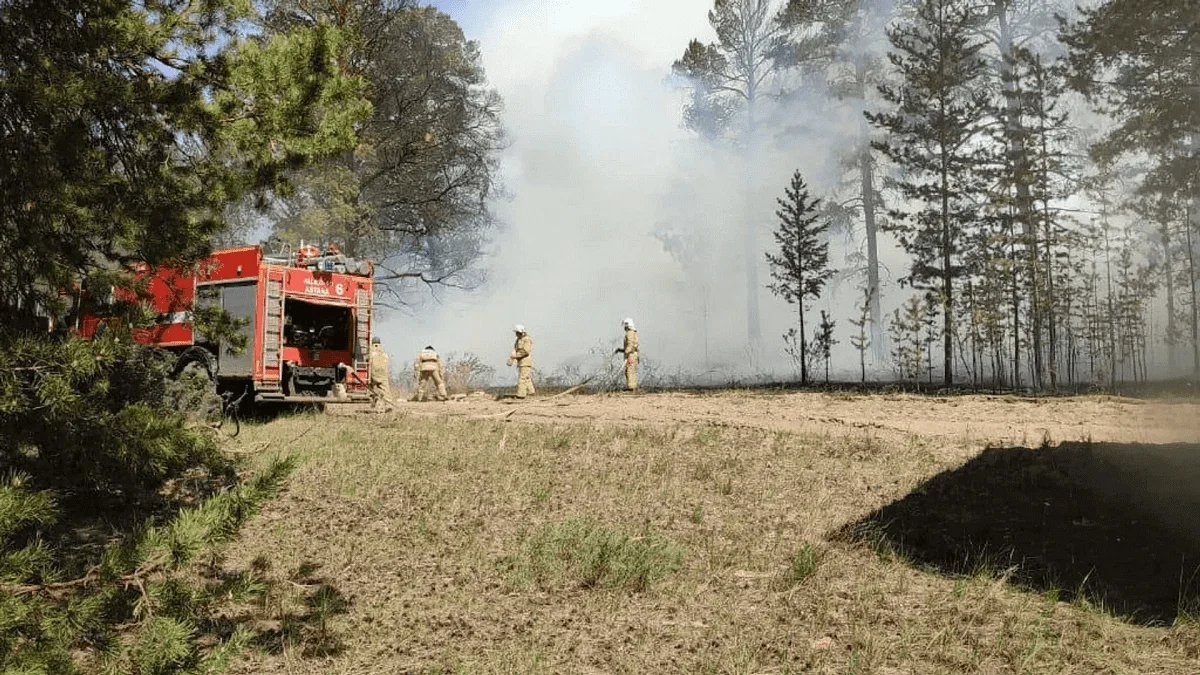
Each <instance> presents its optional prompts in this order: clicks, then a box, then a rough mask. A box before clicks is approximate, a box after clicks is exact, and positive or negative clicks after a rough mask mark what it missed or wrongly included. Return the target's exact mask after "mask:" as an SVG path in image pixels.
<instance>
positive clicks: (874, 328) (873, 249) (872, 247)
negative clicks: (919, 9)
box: [854, 57, 884, 358]
mask: <svg viewBox="0 0 1200 675" xmlns="http://www.w3.org/2000/svg"><path fill="white" fill-rule="evenodd" d="M854 86H855V89H856V93H857V94H858V96H859V98H860V99H862V100H863V101H865V100H866V91H867V67H866V63H865V61H864V59H863V58H861V57H860V58H858V59H856V60H855V62H854ZM859 126H860V129H861V130H862V139H861V141H862V152H861V154H860V155H859V157H858V173H859V181H860V191H861V192H862V200H863V227H864V229H865V231H866V236H867V288H868V289H869V290H870V297H869V299H868V304H869V305H870V309H871V344H872V345H873V346H874V350H873V352H874V354H875V356H876V358H880V357H882V356H883V349H884V344H883V314H882V310H881V300H880V289H879V235H878V223H877V222H876V219H875V167H874V165H873V162H872V161H871V142H870V127H869V125H868V124H867V122H866V118H864V117H862V116H861V115H860V116H859Z"/></svg>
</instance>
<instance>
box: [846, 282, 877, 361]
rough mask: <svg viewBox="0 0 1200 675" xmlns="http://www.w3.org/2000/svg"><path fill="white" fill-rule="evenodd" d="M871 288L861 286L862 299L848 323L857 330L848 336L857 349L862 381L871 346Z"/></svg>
mask: <svg viewBox="0 0 1200 675" xmlns="http://www.w3.org/2000/svg"><path fill="white" fill-rule="evenodd" d="M871 296H872V293H871V289H870V287H866V288H863V299H862V303H860V304H859V305H858V306H857V307H856V309H858V317H857V318H853V319H850V325H851V326H854V327H855V328H857V329H858V332H857V333H855V334H854V335H852V336H850V344H851V345H852V346H853V347H854V348H855V349H857V350H858V367H859V369H860V370H861V371H862V382H863V384H866V383H867V350H868V349H870V348H871V330H870V329H869V328H868V327H869V326H870V325H871Z"/></svg>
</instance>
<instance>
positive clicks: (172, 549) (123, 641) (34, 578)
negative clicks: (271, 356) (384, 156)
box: [0, 0, 370, 674]
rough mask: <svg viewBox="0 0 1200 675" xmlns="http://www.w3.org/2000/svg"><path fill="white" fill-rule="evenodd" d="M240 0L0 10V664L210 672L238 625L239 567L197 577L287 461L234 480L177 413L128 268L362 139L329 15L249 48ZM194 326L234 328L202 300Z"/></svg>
mask: <svg viewBox="0 0 1200 675" xmlns="http://www.w3.org/2000/svg"><path fill="white" fill-rule="evenodd" d="M254 11H255V4H254V3H251V2H249V1H247V0H206V1H205V2H199V3H179V2H164V1H162V0H147V1H145V2H134V1H132V0H99V1H95V0H62V1H60V2H42V1H41V0H13V1H11V2H4V3H0V34H2V35H4V39H3V40H0V73H3V77H2V78H0V110H3V111H4V112H3V116H4V119H3V129H4V131H3V133H0V155H3V156H4V157H7V158H16V157H19V158H21V161H19V162H16V161H6V162H3V163H0V289H3V291H2V292H0V475H2V476H3V479H2V481H0V544H2V546H3V548H2V549H0V584H2V585H3V589H2V590H3V592H0V667H2V668H3V669H4V671H5V672H30V673H34V672H36V673H54V674H67V673H76V672H106V673H136V674H143V673H164V674H165V673H200V672H215V671H216V670H218V669H219V668H220V667H221V666H222V664H224V663H226V662H227V661H228V659H229V658H230V656H231V655H232V654H234V653H235V652H236V651H237V650H238V649H240V648H241V647H244V646H245V645H246V644H248V642H249V640H250V638H251V637H252V636H251V634H250V633H249V632H248V631H247V630H245V629H243V628H238V627H237V625H236V621H235V620H233V619H231V618H229V616H228V615H227V613H226V612H225V609H224V608H225V606H226V605H227V604H228V603H230V602H237V601H238V600H239V599H244V598H246V597H249V596H253V595H255V594H257V593H261V592H262V590H263V589H264V588H265V586H264V583H263V582H262V581H261V580H260V579H257V578H255V577H254V575H253V574H251V573H246V574H230V573H226V572H220V571H218V570H216V569H215V566H214V567H211V568H207V569H199V566H198V565H197V564H196V560H197V558H198V556H201V555H203V554H205V553H208V552H215V550H216V547H219V546H220V545H221V544H222V543H225V542H227V541H229V540H230V539H231V538H232V537H233V536H234V535H235V533H236V532H237V530H238V528H239V527H240V526H241V525H242V524H244V523H245V521H246V519H247V518H249V517H251V516H252V515H253V514H254V513H255V512H256V510H257V509H258V508H259V506H260V505H261V504H262V503H263V502H264V501H265V500H266V499H268V498H269V497H270V496H271V495H272V494H274V493H275V492H276V491H277V490H278V489H279V487H280V485H281V482H282V481H283V479H284V477H285V476H286V475H287V473H288V472H289V471H290V470H291V468H292V465H293V463H292V461H291V460H280V461H278V462H276V463H274V464H273V465H272V466H270V467H269V468H268V469H267V470H265V471H264V472H263V473H262V474H261V475H259V476H258V477H257V478H255V479H253V480H250V481H248V482H242V481H239V480H238V476H237V475H236V468H237V467H236V466H235V464H234V463H233V462H232V461H230V460H229V459H227V458H226V457H224V456H223V455H222V454H221V452H220V449H219V448H218V446H217V445H216V444H215V442H214V440H213V439H212V438H211V437H210V436H209V435H208V434H206V433H204V432H203V431H202V430H200V429H196V428H193V427H192V426H190V425H189V423H188V421H187V419H185V418H184V417H182V416H180V415H179V414H177V413H175V412H174V411H173V410H172V399H173V398H174V394H172V393H171V391H170V387H168V386H167V382H166V377H165V376H166V374H167V372H168V369H169V368H170V367H171V365H172V362H173V357H172V356H171V355H169V354H166V353H163V352H161V351H158V350H153V349H146V348H142V347H140V346H138V345H137V344H136V343H135V342H134V340H133V339H132V333H131V331H132V329H134V328H137V327H142V326H146V325H147V324H148V323H149V322H150V321H151V320H152V318H153V317H151V316H149V313H148V310H147V308H146V307H145V306H144V305H143V304H142V303H139V302H136V301H124V300H120V299H118V298H117V297H116V294H114V293H112V292H110V289H114V288H120V289H124V290H128V291H132V292H133V294H134V297H136V296H138V295H144V293H145V291H146V287H147V284H148V280H146V279H143V280H141V281H140V282H135V281H134V280H133V275H132V266H133V264H134V263H141V262H144V263H148V264H150V265H152V266H156V265H159V264H169V265H171V266H177V267H185V266H187V265H190V264H193V263H195V262H196V261H197V260H199V259H200V258H202V257H203V256H204V255H205V254H206V253H207V252H208V250H209V247H210V240H211V237H212V236H213V234H214V233H216V232H217V231H218V230H219V229H220V228H221V227H222V226H223V223H222V221H221V214H222V212H223V211H224V209H225V207H226V205H227V204H228V203H229V202H231V201H234V200H237V199H240V198H242V197H243V196H246V195H259V196H266V195H269V194H270V193H272V192H275V193H286V192H287V183H286V181H285V180H284V176H285V173H287V172H290V171H294V170H297V169H300V168H302V167H304V166H305V165H307V164H310V163H312V162H313V161H315V160H317V159H319V158H321V157H324V156H328V155H330V154H336V153H339V152H342V151H344V150H346V149H348V148H351V147H353V146H354V144H355V143H356V139H357V132H358V128H357V127H358V125H359V123H360V122H361V121H362V120H363V119H365V118H366V117H367V116H368V115H369V114H370V104H369V102H367V101H366V100H365V99H364V98H363V97H362V91H363V81H362V80H361V79H359V78H355V77H351V76H348V75H346V74H345V73H343V72H342V71H341V70H340V69H339V68H338V62H339V58H340V55H341V53H342V52H343V51H345V50H346V48H347V45H348V43H349V39H350V37H349V36H347V35H346V34H345V33H344V32H342V31H340V30H338V29H335V28H333V27H330V26H328V25H325V24H317V25H313V26H308V27H303V28H297V29H296V30H293V31H289V32H287V33H281V34H277V35H272V36H269V37H266V38H263V39H248V38H245V37H244V29H245V27H246V21H247V20H248V19H251V18H252V17H253V14H254ZM73 282H81V283H82V284H83V285H84V290H86V293H83V294H82V297H80V300H81V301H82V302H81V304H83V305H84V306H85V307H86V306H87V305H89V304H90V305H92V306H93V308H95V309H100V310H103V312H102V313H103V314H104V315H105V316H110V317H112V323H111V326H110V327H109V329H108V330H107V332H105V333H104V334H103V335H101V336H99V337H97V338H96V339H95V340H93V341H90V342H85V341H82V340H78V339H74V338H69V337H66V336H63V335H49V334H47V333H45V332H42V333H40V334H39V333H37V332H34V331H31V330H30V328H31V327H32V326H34V325H36V324H35V322H34V321H32V319H33V318H34V317H36V316H38V315H39V314H42V313H48V314H52V315H57V314H58V313H59V312H61V311H64V310H65V309H66V308H67V304H68V303H67V302H66V300H67V297H68V296H63V295H60V294H59V292H60V290H62V291H66V290H69V289H71V288H72V283H73ZM200 323H201V327H202V332H205V333H207V334H209V335H210V337H211V338H213V339H220V340H222V341H228V342H229V344H230V346H231V347H234V348H236V347H237V346H238V345H237V344H234V342H235V340H234V335H235V334H236V333H237V329H238V326H236V325H235V324H234V323H232V322H230V321H229V320H228V317H223V316H220V315H218V314H217V313H216V312H208V313H206V312H205V310H203V309H201V310H200Z"/></svg>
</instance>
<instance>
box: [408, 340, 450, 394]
mask: <svg viewBox="0 0 1200 675" xmlns="http://www.w3.org/2000/svg"><path fill="white" fill-rule="evenodd" d="M413 379H414V380H416V382H417V394H416V396H415V397H414V398H415V399H416V400H417V401H424V400H425V385H426V384H430V385H431V386H433V387H436V388H437V400H439V401H445V400H447V399H448V398H450V397H449V396H447V395H446V366H445V365H444V364H443V363H442V359H441V358H440V357H439V356H438V355H437V352H435V351H433V347H430V346H426V347H425V349H424V350H423V351H422V352H421V353H420V354H417V360H416V361H413Z"/></svg>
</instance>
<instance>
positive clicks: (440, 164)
mask: <svg viewBox="0 0 1200 675" xmlns="http://www.w3.org/2000/svg"><path fill="white" fill-rule="evenodd" d="M266 6H267V7H268V11H267V14H266V17H265V20H264V24H265V27H266V29H267V30H268V31H287V30H292V29H295V28H296V27H303V28H311V27H313V26H316V25H319V24H318V23H317V22H319V21H328V22H330V23H332V24H335V25H337V26H339V27H343V28H344V30H345V31H346V32H347V33H349V34H352V35H353V36H354V40H353V42H352V44H350V45H349V48H348V49H347V50H346V52H345V55H344V59H343V65H344V67H345V68H346V69H347V70H349V71H351V72H354V73H356V74H357V75H359V76H361V77H362V78H363V80H364V81H365V82H367V83H368V85H369V95H370V98H371V101H372V103H373V113H372V115H371V116H370V117H369V118H368V119H367V122H366V124H365V125H364V127H363V132H362V135H361V137H360V139H359V143H358V144H357V145H356V146H355V147H354V148H353V151H352V152H350V151H348V152H344V153H341V154H339V155H338V156H337V157H335V158H333V159H331V160H330V161H326V162H323V163H321V164H320V165H318V166H314V167H311V168H309V169H306V170H304V171H301V172H297V173H295V174H294V175H293V177H292V178H293V181H294V184H295V185H296V188H297V190H296V193H295V194H294V195H291V196H290V197H289V198H288V199H286V200H282V201H280V202H278V203H277V204H276V209H275V211H274V213H273V214H272V219H271V220H272V223H271V224H272V225H273V228H272V229H273V231H272V235H273V236H274V237H275V238H277V239H278V240H280V241H283V242H288V243H292V244H295V243H298V242H299V241H300V240H305V241H318V242H324V243H333V244H337V245H338V247H339V248H340V249H341V250H342V252H344V253H346V254H347V255H349V256H352V257H357V258H370V259H372V260H374V261H376V263H377V265H376V276H375V281H376V290H377V293H386V294H390V295H392V296H393V298H394V299H397V300H401V301H403V299H404V296H405V294H406V292H407V291H408V290H409V288H410V287H411V286H412V285H413V284H417V285H422V284H424V285H430V286H433V285H440V284H452V285H454V286H457V287H465V286H471V285H473V284H474V283H476V282H477V281H479V280H480V279H481V278H482V277H480V276H479V275H478V274H476V273H475V270H474V269H473V265H474V263H475V262H476V261H477V260H478V259H479V257H480V256H481V255H482V252H483V245H484V243H485V241H486V238H487V236H488V235H489V233H490V230H491V228H492V227H493V225H494V216H493V214H492V213H491V211H490V207H489V205H488V202H489V200H490V197H492V196H493V195H495V194H496V192H497V191H498V184H497V176H498V172H499V163H498V162H499V153H500V151H501V150H502V148H503V142H504V138H503V129H502V127H501V125H500V109H501V101H500V98H499V96H498V95H497V94H496V92H495V91H494V90H492V89H490V88H488V85H487V78H486V74H485V72H484V70H483V66H482V61H481V56H480V51H479V47H478V45H477V44H476V43H475V42H473V41H470V40H467V39H466V37H465V35H464V34H463V32H462V29H461V28H460V27H459V25H458V24H457V23H456V22H455V21H454V20H453V19H452V18H451V17H450V16H448V15H447V14H445V13H443V12H440V11H438V10H437V9H435V8H433V7H422V6H417V5H416V4H415V3H410V2H405V1H403V0H400V1H393V0H368V1H366V2H359V3H350V4H347V3H345V2H341V1H340V0H316V1H315V2H302V3H298V2H296V0H271V1H270V2H267V3H266Z"/></svg>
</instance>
